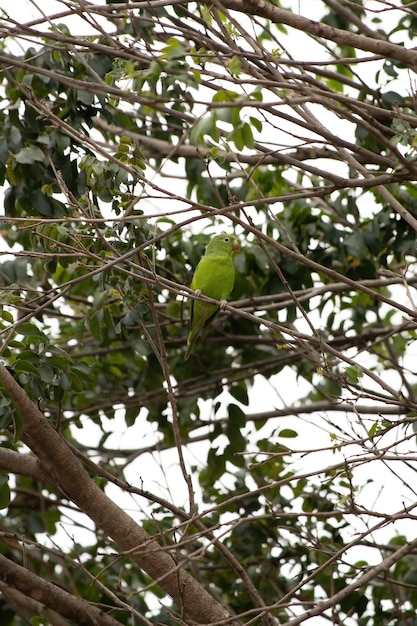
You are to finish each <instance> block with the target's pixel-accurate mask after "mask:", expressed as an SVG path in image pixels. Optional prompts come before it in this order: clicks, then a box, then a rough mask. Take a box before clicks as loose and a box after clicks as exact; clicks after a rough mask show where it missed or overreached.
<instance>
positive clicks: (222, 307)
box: [219, 300, 228, 311]
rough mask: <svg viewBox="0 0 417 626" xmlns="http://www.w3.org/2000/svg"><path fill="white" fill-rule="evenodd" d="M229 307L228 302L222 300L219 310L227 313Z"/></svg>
mask: <svg viewBox="0 0 417 626" xmlns="http://www.w3.org/2000/svg"><path fill="white" fill-rule="evenodd" d="M227 305H228V302H227V300H220V307H219V308H220V311H225V310H226V307H227Z"/></svg>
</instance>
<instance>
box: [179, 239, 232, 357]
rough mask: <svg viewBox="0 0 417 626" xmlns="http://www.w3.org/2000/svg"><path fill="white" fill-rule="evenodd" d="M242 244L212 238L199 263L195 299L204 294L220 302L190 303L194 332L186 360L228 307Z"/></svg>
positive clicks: (190, 337)
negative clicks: (212, 323) (212, 321)
mask: <svg viewBox="0 0 417 626" xmlns="http://www.w3.org/2000/svg"><path fill="white" fill-rule="evenodd" d="M239 247H240V246H239V242H238V241H237V239H236V237H234V236H233V235H227V234H225V233H222V234H221V235H216V236H215V237H213V238H212V239H211V240H210V242H209V244H208V246H207V248H206V253H205V255H204V256H203V257H202V258H201V259H200V261H199V263H198V265H197V267H196V270H195V272H194V276H193V280H192V282H191V289H194V290H195V292H196V295H200V294H203V295H205V296H208V297H209V298H213V299H214V300H219V301H220V307H218V306H217V305H215V304H209V303H207V302H201V301H200V300H193V301H192V303H191V328H190V333H189V335H188V339H187V351H186V353H185V357H184V358H185V360H187V359H188V357H189V356H190V353H191V350H192V348H193V345H194V344H195V342H196V341H197V339H198V337H199V336H200V334H201V331H202V330H203V328H204V327H205V326H207V324H208V323H209V322H210V321H211V320H212V318H213V317H214V316H215V315H216V313H217V311H218V310H219V308H222V304H225V303H226V298H228V297H229V296H230V294H231V292H232V289H233V284H234V282H235V268H234V265H233V257H234V256H235V254H236V252H237V251H238V250H239Z"/></svg>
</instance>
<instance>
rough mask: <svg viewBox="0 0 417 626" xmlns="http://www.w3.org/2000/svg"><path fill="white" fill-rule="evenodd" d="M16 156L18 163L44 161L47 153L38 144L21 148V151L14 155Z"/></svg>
mask: <svg viewBox="0 0 417 626" xmlns="http://www.w3.org/2000/svg"><path fill="white" fill-rule="evenodd" d="M14 158H15V159H16V161H17V162H18V163H21V164H31V163H35V162H37V161H43V160H44V159H45V154H44V152H43V151H42V150H41V149H40V148H38V147H37V146H28V147H27V148H22V150H19V152H17V154H15V155H14Z"/></svg>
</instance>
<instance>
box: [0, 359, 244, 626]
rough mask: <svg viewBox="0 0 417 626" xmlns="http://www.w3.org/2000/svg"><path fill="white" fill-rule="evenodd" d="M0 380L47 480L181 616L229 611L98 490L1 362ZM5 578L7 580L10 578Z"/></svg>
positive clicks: (205, 617)
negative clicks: (125, 554) (128, 558)
mask: <svg viewBox="0 0 417 626" xmlns="http://www.w3.org/2000/svg"><path fill="white" fill-rule="evenodd" d="M0 382H1V383H2V385H3V387H4V388H5V389H6V390H7V392H8V394H10V396H11V397H12V399H13V400H14V401H15V402H16V404H17V405H18V406H19V409H20V412H21V414H22V416H23V420H24V435H23V437H22V440H23V441H24V442H25V443H26V445H27V446H29V447H30V448H31V450H32V451H33V452H34V453H35V455H36V456H37V457H38V459H39V461H40V463H41V464H42V466H43V468H44V469H45V470H46V471H47V472H48V473H49V474H50V480H51V481H53V482H54V483H55V484H56V485H57V486H59V487H60V489H61V490H62V491H63V492H64V493H65V495H66V496H67V497H68V498H69V499H70V500H71V501H72V502H74V503H75V504H76V505H77V506H78V507H79V509H80V510H81V511H83V512H84V513H86V515H88V516H89V517H90V518H91V519H92V520H93V521H94V523H95V524H96V525H97V527H98V528H100V529H101V530H103V531H104V532H105V533H106V534H107V535H108V536H110V537H111V538H112V539H113V540H114V541H115V543H116V544H117V545H118V546H119V547H120V548H121V549H122V550H124V551H129V552H130V555H131V557H132V559H134V560H135V561H136V563H137V564H138V565H139V566H140V567H141V568H142V569H143V570H144V571H145V572H147V574H148V575H149V576H150V577H151V578H152V579H153V580H155V581H156V582H158V584H159V585H160V586H161V587H162V588H163V589H164V590H165V592H166V593H167V594H168V595H170V596H171V597H172V598H173V600H174V601H175V602H176V604H177V605H178V607H179V610H180V611H182V612H183V614H184V616H185V617H186V618H188V619H192V620H193V621H197V622H200V623H201V622H202V623H210V622H215V621H219V620H224V619H227V618H228V617H230V613H229V612H228V611H227V610H226V609H225V608H224V607H223V606H222V605H221V604H220V603H218V602H217V601H216V600H215V599H214V598H213V597H212V596H211V595H210V594H209V593H208V592H207V591H206V590H205V589H204V588H203V587H202V586H201V585H200V584H199V583H198V582H197V581H196V580H195V579H194V578H192V576H190V575H189V574H188V572H186V571H185V570H184V569H182V567H181V565H178V564H177V563H176V561H175V559H174V558H173V557H172V556H171V555H170V554H169V553H168V552H167V551H164V550H162V549H161V547H160V546H159V544H158V543H157V542H156V541H155V540H154V539H153V538H152V537H151V536H150V535H149V534H148V533H146V532H145V531H144V530H143V529H142V528H141V527H140V526H138V525H137V524H136V523H135V522H134V521H133V520H132V518H131V517H129V515H127V513H125V512H124V511H123V510H122V509H121V508H120V507H118V506H117V505H116V504H115V503H114V502H113V501H112V500H111V499H110V498H108V497H107V496H106V494H105V493H104V492H103V491H101V489H100V488H99V487H98V486H97V485H96V484H95V483H94V482H93V480H92V479H91V478H90V476H89V475H88V473H87V472H86V470H85V469H84V467H83V466H82V465H81V463H80V461H79V460H78V459H77V458H76V456H75V455H74V454H73V452H72V451H71V449H70V448H69V446H68V445H67V443H66V441H65V440H64V439H63V438H62V437H61V436H60V435H59V433H58V432H57V431H56V430H55V429H54V428H53V426H52V424H51V423H50V422H49V421H48V420H47V419H46V418H45V417H44V416H43V415H42V413H41V412H40V411H39V410H38V408H37V407H36V406H35V405H34V403H33V402H32V401H31V400H30V398H29V397H28V396H27V394H26V393H25V391H24V390H23V389H22V388H21V387H20V386H19V385H18V383H17V382H16V381H15V380H14V378H13V377H12V376H11V375H10V373H9V372H8V370H7V369H6V368H5V367H4V366H3V365H0ZM24 572H26V570H24ZM18 579H19V577H17V579H16V580H18ZM13 580H14V579H13ZM6 582H7V583H8V584H11V582H10V579H7V580H6ZM25 584H30V583H29V582H28V583H25ZM79 623H81V622H79ZM83 623H84V622H83ZM85 623H87V622H85ZM102 623H103V624H104V622H102ZM235 623H237V622H235Z"/></svg>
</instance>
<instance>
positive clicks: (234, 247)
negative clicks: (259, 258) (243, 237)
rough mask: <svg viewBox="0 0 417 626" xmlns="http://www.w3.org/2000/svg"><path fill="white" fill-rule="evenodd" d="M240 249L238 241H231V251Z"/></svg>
mask: <svg viewBox="0 0 417 626" xmlns="http://www.w3.org/2000/svg"><path fill="white" fill-rule="evenodd" d="M239 249H240V244H239V242H238V241H237V240H236V239H235V240H234V242H233V243H232V251H233V252H237V251H238V250H239Z"/></svg>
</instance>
